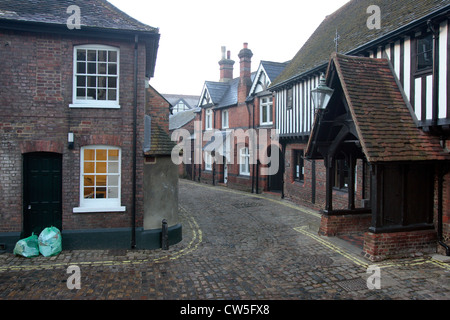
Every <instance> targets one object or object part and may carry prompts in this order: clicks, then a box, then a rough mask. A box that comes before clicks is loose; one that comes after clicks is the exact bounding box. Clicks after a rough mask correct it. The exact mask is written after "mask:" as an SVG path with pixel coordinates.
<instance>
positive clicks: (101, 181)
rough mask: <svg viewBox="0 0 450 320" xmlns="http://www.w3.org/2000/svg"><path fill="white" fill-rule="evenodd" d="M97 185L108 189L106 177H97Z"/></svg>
mask: <svg viewBox="0 0 450 320" xmlns="http://www.w3.org/2000/svg"><path fill="white" fill-rule="evenodd" d="M95 185H96V186H97V187H98V186H100V187H106V176H96V177H95Z"/></svg>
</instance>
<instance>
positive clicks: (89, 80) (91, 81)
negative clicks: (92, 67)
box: [87, 77, 97, 88]
mask: <svg viewBox="0 0 450 320" xmlns="http://www.w3.org/2000/svg"><path fill="white" fill-rule="evenodd" d="M87 86H88V87H91V88H95V87H96V86H97V77H87Z"/></svg>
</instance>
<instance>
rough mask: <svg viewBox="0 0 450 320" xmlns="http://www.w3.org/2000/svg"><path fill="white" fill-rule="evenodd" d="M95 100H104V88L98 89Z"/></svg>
mask: <svg viewBox="0 0 450 320" xmlns="http://www.w3.org/2000/svg"><path fill="white" fill-rule="evenodd" d="M97 100H106V89H98V91H97Z"/></svg>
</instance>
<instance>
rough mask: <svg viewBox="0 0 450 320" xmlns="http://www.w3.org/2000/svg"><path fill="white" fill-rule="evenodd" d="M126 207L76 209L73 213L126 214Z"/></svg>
mask: <svg viewBox="0 0 450 320" xmlns="http://www.w3.org/2000/svg"><path fill="white" fill-rule="evenodd" d="M125 211H126V207H124V206H120V207H76V208H73V213H92V212H125Z"/></svg>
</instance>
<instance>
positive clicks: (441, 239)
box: [438, 165, 450, 256]
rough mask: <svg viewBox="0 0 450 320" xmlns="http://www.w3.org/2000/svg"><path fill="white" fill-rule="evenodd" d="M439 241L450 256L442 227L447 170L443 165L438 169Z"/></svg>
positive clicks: (449, 249)
mask: <svg viewBox="0 0 450 320" xmlns="http://www.w3.org/2000/svg"><path fill="white" fill-rule="evenodd" d="M438 171H439V172H438V243H439V245H441V246H442V247H444V249H445V255H446V256H450V248H449V246H448V245H447V244H445V242H444V236H443V227H442V219H443V196H442V194H443V189H444V188H443V186H444V174H445V171H448V170H444V168H443V166H442V165H441V166H439V170H438Z"/></svg>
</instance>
